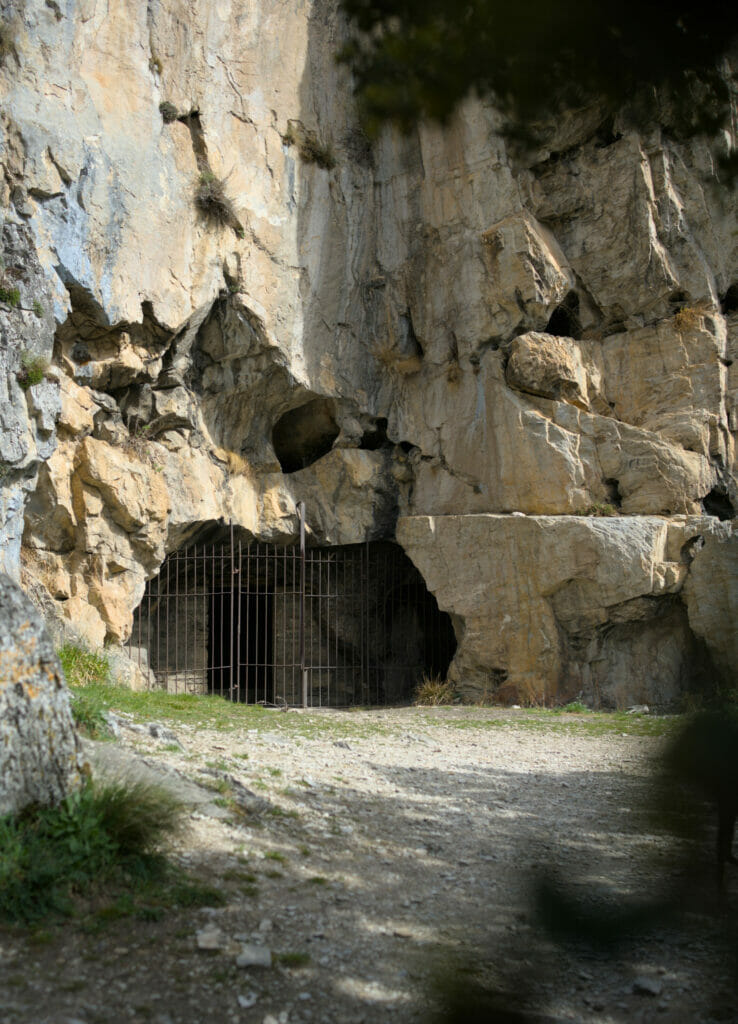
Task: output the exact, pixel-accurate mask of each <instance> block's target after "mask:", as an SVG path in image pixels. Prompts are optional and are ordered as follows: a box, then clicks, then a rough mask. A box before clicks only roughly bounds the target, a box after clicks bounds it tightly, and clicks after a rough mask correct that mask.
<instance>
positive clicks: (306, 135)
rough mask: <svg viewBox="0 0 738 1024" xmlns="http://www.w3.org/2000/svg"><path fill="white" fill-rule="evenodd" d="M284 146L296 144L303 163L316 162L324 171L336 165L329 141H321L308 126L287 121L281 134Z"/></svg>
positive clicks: (330, 169)
mask: <svg viewBox="0 0 738 1024" xmlns="http://www.w3.org/2000/svg"><path fill="white" fill-rule="evenodd" d="M282 142H284V144H285V146H297V152H298V154H299V156H300V159H301V160H302V162H303V163H306V164H316V165H317V166H318V167H320V168H322V169H323V170H324V171H332V170H333V168H334V167H335V166H336V158H335V155H334V153H333V148H332V147H331V145H330V143H323V142H321V141H320V139H319V138H318V136H317V135H316V133H315V132H314V131H312V130H311V129H310V128H305V127H303V125H301V124H299V123H297V122H295V121H289V122H288V123H287V131H286V132H285V133H284V135H283V136H282Z"/></svg>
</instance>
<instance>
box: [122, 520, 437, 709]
mask: <svg viewBox="0 0 738 1024" xmlns="http://www.w3.org/2000/svg"><path fill="white" fill-rule="evenodd" d="M200 536H203V537H204V538H205V542H204V543H200V542H199V541H198V542H197V543H192V544H190V545H189V546H187V547H184V548H182V549H180V550H179V551H175V552H173V553H172V554H171V555H169V556H168V558H167V559H166V560H165V562H164V563H163V565H162V567H161V569H160V571H159V574H158V575H157V576H156V577H154V578H153V579H152V580H150V581H149V583H148V584H147V587H146V592H145V594H144V599H143V601H142V602H141V605H140V606H139V608H138V609H137V610H136V612H135V614H134V624H133V631H132V635H131V640H130V641H129V654H130V656H131V657H132V658H133V659H134V660H138V662H139V665H140V666H141V667H142V670H143V671H144V672H145V673H148V675H149V680H150V684H151V685H156V686H157V687H161V688H163V689H166V690H167V691H169V692H173V693H180V692H185V693H203V694H217V695H220V696H223V697H225V698H228V699H231V700H236V701H241V702H244V703H249V704H255V703H267V704H280V705H282V704H286V705H299V704H301V703H302V701H303V693H304V692H305V691H304V689H303V687H306V692H307V702H308V704H309V705H310V706H319V707H320V706H326V707H328V706H350V705H354V704H398V703H404V702H407V701H409V700H410V699H411V698H412V694H413V691H414V689H415V687H416V686H417V685H418V684H419V683H420V682H421V681H422V679H423V677H424V676H428V677H430V678H433V677H440V678H442V679H444V678H445V677H446V674H447V672H448V668H449V665H450V662H451V659H452V658H453V656H454V654H455V651H456V636H455V633H454V629H453V624H452V622H451V619H450V617H449V615H448V614H447V613H445V612H442V611H441V610H440V609H439V608H438V604H437V602H436V599H435V597H434V596H433V595H432V594H430V593H429V591H428V589H427V587H426V585H425V582H424V580H423V578H422V576H421V575H420V573H419V572H418V570H417V569H416V568H415V566H414V565H413V563H412V562H411V561H410V559H409V558H408V557H407V555H406V554H405V553H404V551H403V550H402V548H400V547H399V546H398V545H397V544H395V543H392V542H390V541H372V542H365V543H363V544H353V545H344V546H336V547H308V548H307V549H306V552H305V561H304V563H303V562H302V561H301V559H300V553H299V548H298V547H297V546H296V545H294V544H289V545H278V544H269V543H264V542H260V541H256V540H252V539H250V538H249V537H248V536H247V535H246V534H245V533H242V532H241V531H237V530H234V531H233V532H231V531H230V530H229V529H228V528H224V527H223V526H222V525H219V524H210V525H209V527H208V529H207V531H201V533H200ZM154 679H155V683H154Z"/></svg>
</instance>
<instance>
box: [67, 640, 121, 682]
mask: <svg viewBox="0 0 738 1024" xmlns="http://www.w3.org/2000/svg"><path fill="white" fill-rule="evenodd" d="M56 653H57V655H58V657H59V661H60V662H61V664H62V668H63V669H64V675H65V676H66V679H67V683H68V685H69V686H89V685H90V684H91V683H98V684H99V683H109V682H110V664H109V663H108V659H107V655H105V654H104V653H102V652H95V651H90V650H89V649H88V648H87V647H84V646H83V645H82V644H77V643H73V642H72V641H70V640H68V641H67V642H66V643H64V644H62V646H61V647H60V648H59V650H58V651H57V652H56Z"/></svg>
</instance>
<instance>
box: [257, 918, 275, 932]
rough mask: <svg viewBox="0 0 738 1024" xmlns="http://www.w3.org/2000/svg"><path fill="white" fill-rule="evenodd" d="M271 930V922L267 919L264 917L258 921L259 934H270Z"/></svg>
mask: <svg viewBox="0 0 738 1024" xmlns="http://www.w3.org/2000/svg"><path fill="white" fill-rule="evenodd" d="M271 930H272V922H271V920H270V919H269V918H268V917H264V918H262V919H261V921H259V931H260V932H270V931H271Z"/></svg>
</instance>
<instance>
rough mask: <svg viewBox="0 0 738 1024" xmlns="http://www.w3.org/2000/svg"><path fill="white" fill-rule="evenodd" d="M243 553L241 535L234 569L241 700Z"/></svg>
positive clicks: (238, 694) (238, 679) (239, 692)
mask: <svg viewBox="0 0 738 1024" xmlns="http://www.w3.org/2000/svg"><path fill="white" fill-rule="evenodd" d="M242 567H243V552H242V550H241V534H240V533H239V535H238V569H236V587H235V591H236V600H237V601H238V620H237V627H236V691H237V693H236V699H237V700H238V701H240V700H241V569H242Z"/></svg>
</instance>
